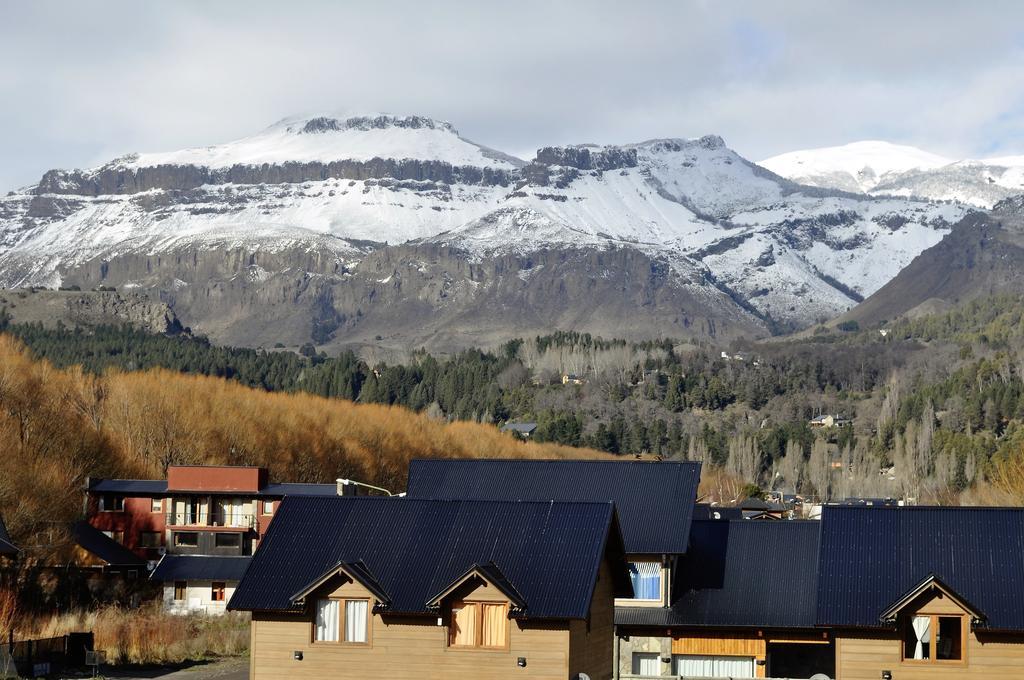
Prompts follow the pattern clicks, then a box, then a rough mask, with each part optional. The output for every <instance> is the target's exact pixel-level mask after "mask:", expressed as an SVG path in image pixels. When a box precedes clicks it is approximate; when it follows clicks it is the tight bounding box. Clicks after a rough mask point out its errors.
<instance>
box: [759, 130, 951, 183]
mask: <svg viewBox="0 0 1024 680" xmlns="http://www.w3.org/2000/svg"><path fill="white" fill-rule="evenodd" d="M952 162H953V161H952V160H951V159H949V158H944V157H942V156H939V155H937V154H933V153H929V152H927V151H923V150H921V149H918V148H916V147H913V146H904V145H900V144H891V143H889V142H882V141H877V140H868V141H862V142H853V143H851V144H845V145H843V146H830V147H824V148H820V149H807V150H805V151H792V152H790V153H784V154H781V155H779V156H774V157H772V158H768V159H765V160H763V161H761V162H760V164H759V165H761V166H763V167H765V168H768V169H769V170H771V171H772V172H774V173H776V174H778V175H781V176H783V177H787V178H789V179H792V180H793V181H795V182H799V183H801V184H809V185H811V186H820V187H828V188H834V189H843V190H845V191H857V192H861V193H867V192H869V191H871V190H872V189H874V188H875V187H876V186H877V185H878V184H880V183H881V182H882V181H883V179H884V178H885V177H886V176H889V175H892V174H893V173H903V172H907V171H910V170H931V169H935V168H940V167H942V166H944V165H949V164H950V163H952Z"/></svg>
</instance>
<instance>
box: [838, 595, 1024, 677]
mask: <svg viewBox="0 0 1024 680" xmlns="http://www.w3.org/2000/svg"><path fill="white" fill-rule="evenodd" d="M908 610H909V611H910V613H911V614H912V613H915V612H920V613H922V614H925V613H928V614H957V615H959V614H963V613H964V611H963V610H962V609H960V607H959V606H958V605H956V603H954V602H953V601H952V600H950V599H949V598H939V597H936V598H924V599H922V600H921V601H919V602H917V603H914V604H912V605H911V606H910V607H908ZM835 638H836V679H837V680H878V678H880V677H881V676H882V675H881V674H882V671H883V670H887V671H891V672H892V677H893V680H953V679H954V678H957V679H966V678H977V679H978V680H1011V679H1013V680H1019V679H1020V678H1024V635H1021V634H1018V635H1007V634H997V633H986V632H984V630H982V631H979V632H968V635H967V641H966V645H965V653H966V660H965V662H958V661H947V662H921V661H917V662H914V661H911V662H905V661H903V660H902V658H901V657H902V652H901V647H902V644H903V643H902V639H901V637H900V636H899V635H898V634H897V633H895V632H889V631H886V632H883V633H867V632H836V634H835Z"/></svg>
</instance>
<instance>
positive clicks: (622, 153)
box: [534, 146, 637, 170]
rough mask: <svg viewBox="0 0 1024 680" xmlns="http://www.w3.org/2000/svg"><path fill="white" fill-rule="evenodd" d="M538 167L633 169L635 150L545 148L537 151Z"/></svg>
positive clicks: (619, 148) (635, 161) (620, 148)
mask: <svg viewBox="0 0 1024 680" xmlns="http://www.w3.org/2000/svg"><path fill="white" fill-rule="evenodd" d="M534 162H535V163H537V164H539V165H560V166H564V167H569V168H576V169H577V170H619V169H621V168H635V167H636V165H637V157H636V149H626V148H622V147H618V146H605V147H589V146H546V147H544V148H542V149H540V150H538V151H537V159H536V160H535V161H534Z"/></svg>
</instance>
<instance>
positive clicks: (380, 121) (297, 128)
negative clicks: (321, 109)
mask: <svg viewBox="0 0 1024 680" xmlns="http://www.w3.org/2000/svg"><path fill="white" fill-rule="evenodd" d="M387 128H407V129H412V130H419V129H426V130H446V131H448V132H450V133H452V134H453V135H456V136H458V134H459V133H458V131H457V130H456V129H455V128H454V127H452V124H451V123H449V122H447V121H438V120H434V119H432V118H424V117H423V116H393V115H390V114H386V113H384V114H375V115H369V116H353V117H350V118H337V117H333V116H313V117H310V118H307V119H304V120H302V121H299V122H298V123H295V122H293V123H291V124H289V125H288V130H289V131H290V132H296V133H298V134H322V133H326V132H341V131H343V130H363V131H366V130H385V129H387Z"/></svg>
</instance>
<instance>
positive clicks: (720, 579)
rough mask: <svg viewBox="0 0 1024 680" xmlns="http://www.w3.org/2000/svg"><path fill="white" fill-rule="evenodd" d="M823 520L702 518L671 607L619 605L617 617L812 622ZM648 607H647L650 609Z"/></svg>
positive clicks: (623, 621) (715, 623) (777, 624)
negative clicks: (766, 520) (728, 519)
mask: <svg viewBox="0 0 1024 680" xmlns="http://www.w3.org/2000/svg"><path fill="white" fill-rule="evenodd" d="M820 528H821V523H820V522H817V521H810V520H789V521H779V522H754V521H750V520H742V519H741V520H732V521H724V520H697V521H694V522H693V528H692V530H691V532H690V550H689V552H688V553H687V554H686V555H685V556H684V557H683V558H681V559H680V561H679V565H678V567H677V568H676V570H675V575H674V580H673V585H672V592H673V598H674V601H673V603H672V607H671V608H669V609H658V608H651V607H619V608H617V609H616V615H615V621H616V623H618V624H620V625H650V626H687V627H690V626H702V627H703V626H706V627H722V628H743V627H750V628H811V627H813V626H814V625H815V607H814V597H815V591H816V584H817V578H816V572H817V567H818V539H819V530H820ZM645 610H646V611H645Z"/></svg>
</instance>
